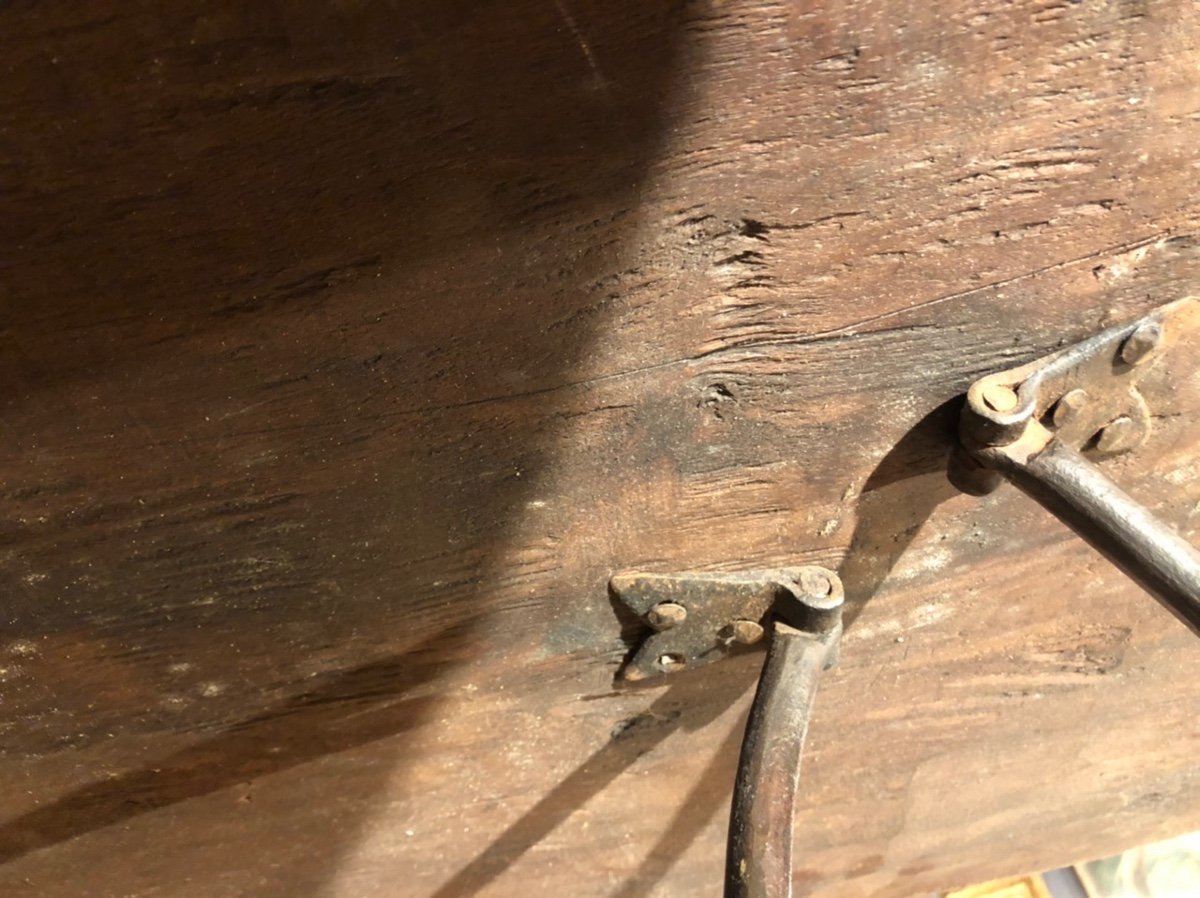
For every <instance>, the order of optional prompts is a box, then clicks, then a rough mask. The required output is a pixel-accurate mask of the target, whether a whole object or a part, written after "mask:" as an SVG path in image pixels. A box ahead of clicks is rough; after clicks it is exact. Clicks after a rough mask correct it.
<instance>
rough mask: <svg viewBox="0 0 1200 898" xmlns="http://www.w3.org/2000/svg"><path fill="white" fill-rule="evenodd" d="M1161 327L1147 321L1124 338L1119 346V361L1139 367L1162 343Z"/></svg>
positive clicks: (1155, 322)
mask: <svg viewBox="0 0 1200 898" xmlns="http://www.w3.org/2000/svg"><path fill="white" fill-rule="evenodd" d="M1162 336H1163V330H1162V325H1161V324H1159V323H1158V322H1157V321H1147V322H1146V323H1145V324H1142V325H1140V326H1139V327H1138V328H1137V330H1135V331H1134V332H1133V333H1132V334H1130V335H1129V336H1128V337H1126V338H1125V342H1124V343H1122V344H1121V361H1123V362H1124V363H1125V364H1127V365H1140V364H1141V363H1142V362H1144V361H1146V359H1148V358H1150V356H1152V355H1153V354H1154V350H1156V349H1157V348H1158V345H1159V344H1160V343H1161V342H1162Z"/></svg>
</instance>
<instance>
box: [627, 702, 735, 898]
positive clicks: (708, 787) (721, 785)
mask: <svg viewBox="0 0 1200 898" xmlns="http://www.w3.org/2000/svg"><path fill="white" fill-rule="evenodd" d="M744 731H745V726H744V721H743V722H740V723H739V725H738V726H736V727H734V728H733V729H731V730H730V731H729V735H728V736H726V737H725V740H724V741H723V742H722V743H721V745H720V747H719V748H718V749H717V752H716V754H715V755H713V758H712V760H711V761H710V762H709V763H708V766H706V767H705V768H704V770H703V771H702V772H701V774H700V776H699V777H698V778H697V779H696V782H695V784H694V785H693V786H692V788H691V789H690V790H689V791H688V794H687V796H686V797H685V798H684V800H683V804H681V805H680V806H679V810H677V811H676V812H675V814H674V815H673V816H672V817H671V820H670V822H669V823H668V824H667V827H666V829H664V830H663V833H662V835H661V836H659V837H658V841H656V842H655V843H654V844H653V845H652V846H650V850H649V851H648V852H646V856H645V857H644V858H642V862H641V863H640V864H639V865H638V868H637V870H635V871H634V872H633V873H632V874H631V875H630V876H629V878H628V879H626V880H625V882H623V883H622V884H621V886H620V888H619V889H617V890H616V891H615V892H613V894H612V898H642V896H643V895H649V894H650V893H651V890H652V889H653V888H654V886H656V885H657V884H658V883H659V882H661V881H662V880H663V879H664V878H665V877H666V875H667V874H668V873H670V872H671V868H672V867H674V866H675V864H676V863H678V862H679V859H680V858H681V857H682V856H683V853H684V852H685V851H687V850H688V848H690V847H691V846H692V843H693V842H695V841H696V839H698V838H699V837H700V834H701V833H702V832H704V829H705V827H707V826H708V825H709V823H710V822H712V819H713V818H714V817H716V816H717V815H718V814H720V813H721V812H725V814H726V815H728V813H729V803H730V800H731V795H732V793H733V782H734V777H735V775H736V773H737V762H738V755H739V753H740V752H741V748H742V738H743V734H744Z"/></svg>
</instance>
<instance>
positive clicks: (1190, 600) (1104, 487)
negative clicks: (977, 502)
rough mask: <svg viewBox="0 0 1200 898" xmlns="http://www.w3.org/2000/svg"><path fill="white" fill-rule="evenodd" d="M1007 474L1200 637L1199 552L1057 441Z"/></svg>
mask: <svg viewBox="0 0 1200 898" xmlns="http://www.w3.org/2000/svg"><path fill="white" fill-rule="evenodd" d="M1005 473H1006V474H1007V475H1008V476H1009V478H1010V479H1011V480H1012V481H1013V482H1014V483H1015V484H1016V485H1017V486H1019V487H1020V488H1021V489H1022V491H1024V492H1025V493H1027V494H1028V495H1029V496H1031V497H1032V498H1034V499H1036V500H1037V501H1038V502H1040V503H1041V504H1042V505H1044V506H1045V507H1046V508H1047V509H1049V510H1050V511H1051V512H1052V513H1053V514H1055V515H1057V516H1058V517H1059V518H1061V519H1062V521H1063V522H1064V523H1066V524H1067V525H1068V526H1070V527H1071V529H1072V530H1074V531H1075V532H1076V533H1078V534H1079V535H1080V536H1081V537H1083V538H1084V539H1085V540H1087V542H1089V543H1090V544H1091V545H1092V546H1093V547H1094V548H1096V549H1097V550H1099V551H1100V552H1101V553H1103V554H1104V555H1105V556H1107V557H1108V558H1109V559H1110V560H1111V561H1112V562H1113V563H1114V564H1116V565H1117V566H1118V567H1120V568H1121V569H1122V570H1123V571H1125V573H1127V574H1128V575H1129V576H1130V577H1132V578H1133V579H1134V580H1136V581H1137V582H1138V583H1140V584H1141V585H1142V586H1143V587H1144V588H1145V589H1146V590H1147V591H1148V592H1149V593H1150V594H1151V595H1153V596H1154V597H1155V598H1156V599H1158V600H1159V601H1160V602H1161V603H1162V604H1163V605H1164V606H1165V607H1166V608H1167V609H1168V610H1169V611H1170V612H1171V613H1172V614H1174V615H1175V616H1176V617H1177V618H1179V619H1180V620H1181V621H1183V622H1184V623H1185V624H1187V625H1188V627H1190V628H1191V630H1192V632H1193V633H1195V634H1196V635H1197V636H1200V551H1197V550H1196V548H1195V546H1193V545H1192V544H1191V543H1189V542H1188V541H1187V540H1185V539H1184V538H1183V537H1181V536H1180V535H1179V534H1178V533H1176V532H1175V531H1174V530H1173V529H1171V527H1169V526H1168V525H1167V524H1165V523H1163V522H1162V521H1160V520H1159V519H1158V518H1157V517H1155V516H1154V515H1153V514H1152V513H1151V512H1150V511H1149V510H1148V509H1146V508H1145V507H1143V506H1142V505H1140V504H1139V503H1138V502H1136V501H1135V500H1134V499H1133V498H1131V497H1130V496H1129V495H1128V494H1127V493H1125V492H1124V491H1123V490H1121V488H1120V487H1118V486H1117V485H1116V484H1115V483H1113V482H1112V481H1111V480H1109V479H1108V478H1107V477H1106V476H1104V474H1102V473H1101V472H1100V471H1099V470H1098V469H1097V468H1096V466H1095V465H1093V464H1092V463H1091V462H1089V461H1088V460H1087V459H1086V458H1084V457H1083V456H1082V455H1080V454H1079V453H1078V452H1076V451H1075V450H1074V449H1072V448H1070V447H1069V446H1065V445H1063V444H1062V443H1060V442H1059V441H1058V440H1052V441H1051V442H1050V444H1049V445H1048V446H1047V447H1046V448H1045V449H1043V450H1042V451H1041V452H1039V453H1037V454H1036V455H1033V456H1031V457H1030V458H1029V459H1027V460H1025V461H1024V462H1023V463H1020V464H1012V465H1008V466H1005Z"/></svg>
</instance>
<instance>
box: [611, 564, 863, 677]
mask: <svg viewBox="0 0 1200 898" xmlns="http://www.w3.org/2000/svg"><path fill="white" fill-rule="evenodd" d="M609 586H610V588H611V589H612V591H613V594H614V595H615V596H616V598H617V599H618V600H619V601H620V602H621V603H622V604H623V605H625V607H627V608H629V609H630V610H631V611H633V612H634V613H635V614H637V615H638V616H639V617H640V618H642V620H644V621H645V622H646V623H647V625H648V626H649V627H650V629H651V632H650V633H648V634H646V635H645V637H644V638H643V639H642V642H641V644H640V645H639V646H638V648H637V650H636V651H635V652H634V654H633V657H632V658H630V659H629V661H628V662H627V663H626V665H625V667H624V670H623V676H624V678H625V679H626V680H643V679H647V678H649V677H656V676H661V675H663V674H668V673H672V672H674V671H678V670H682V669H683V668H685V667H695V666H697V665H700V664H708V663H711V662H713V661H717V660H719V659H721V658H724V657H726V656H727V655H730V654H732V653H735V652H738V651H739V650H740V649H741V648H742V647H743V646H750V645H754V644H755V643H757V642H759V641H760V640H762V638H763V636H764V633H765V631H766V626H767V624H768V620H767V618H768V616H769V615H770V614H771V613H775V614H777V615H779V616H780V617H781V618H782V619H783V620H785V621H788V622H792V623H793V625H794V626H797V627H798V628H800V629H807V628H810V627H811V626H812V625H813V623H814V621H815V616H816V612H817V609H819V608H820V607H827V608H829V609H836V608H840V606H841V603H842V599H843V591H842V581H841V580H839V579H838V576H837V574H835V573H834V572H833V571H831V570H828V569H826V568H823V567H817V566H814V565H809V566H805V567H795V568H777V569H771V570H754V571H741V572H738V573H730V574H725V573H716V574H698V573H681V574H651V573H642V572H628V573H622V574H617V575H616V576H614V577H613V578H612V580H611V581H610V583H609Z"/></svg>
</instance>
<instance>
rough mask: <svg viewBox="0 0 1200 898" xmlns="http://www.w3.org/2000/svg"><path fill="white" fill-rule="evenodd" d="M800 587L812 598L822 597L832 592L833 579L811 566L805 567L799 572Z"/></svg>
mask: <svg viewBox="0 0 1200 898" xmlns="http://www.w3.org/2000/svg"><path fill="white" fill-rule="evenodd" d="M800 588H801V589H803V590H804V592H805V593H806V594H807V595H809V596H812V597H813V598H814V599H822V598H824V597H825V596H827V595H830V594H831V593H832V592H833V581H832V580H830V579H829V578H828V577H826V576H825V575H824V574H822V573H821V572H820V571H814V570H813V569H812V568H806V569H805V570H804V572H803V573H801V574H800Z"/></svg>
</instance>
